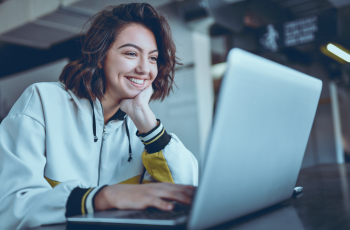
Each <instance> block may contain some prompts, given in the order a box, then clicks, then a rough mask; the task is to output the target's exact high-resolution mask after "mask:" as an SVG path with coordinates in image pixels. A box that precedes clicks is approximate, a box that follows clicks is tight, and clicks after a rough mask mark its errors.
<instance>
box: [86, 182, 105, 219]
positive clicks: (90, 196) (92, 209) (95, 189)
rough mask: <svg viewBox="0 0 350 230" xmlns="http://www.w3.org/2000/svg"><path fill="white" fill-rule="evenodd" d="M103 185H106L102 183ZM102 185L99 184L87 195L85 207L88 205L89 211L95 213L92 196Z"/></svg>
mask: <svg viewBox="0 0 350 230" xmlns="http://www.w3.org/2000/svg"><path fill="white" fill-rule="evenodd" d="M102 186H104V185H102ZM102 186H98V187H96V188H94V189H92V190H91V192H90V193H89V195H88V196H87V198H86V201H85V207H86V210H87V213H94V206H93V204H92V201H93V200H92V198H93V197H94V196H95V194H96V192H97V191H98V190H99V189H100V188H101V187H102Z"/></svg>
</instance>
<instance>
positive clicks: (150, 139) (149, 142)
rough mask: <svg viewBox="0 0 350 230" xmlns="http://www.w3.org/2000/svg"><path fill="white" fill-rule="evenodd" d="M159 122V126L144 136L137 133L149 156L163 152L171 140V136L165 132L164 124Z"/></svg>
mask: <svg viewBox="0 0 350 230" xmlns="http://www.w3.org/2000/svg"><path fill="white" fill-rule="evenodd" d="M157 121H158V124H157V126H156V127H154V128H153V129H152V130H151V131H149V132H147V133H142V134H140V133H139V132H138V131H137V132H136V136H138V137H139V138H140V140H141V141H142V143H143V144H144V145H145V148H146V150H147V152H148V153H149V154H152V153H156V152H159V151H161V150H162V149H164V148H165V146H166V145H167V144H168V143H169V142H170V140H171V136H170V135H169V134H168V133H167V132H166V131H165V129H164V127H163V124H162V123H161V122H160V120H159V119H157Z"/></svg>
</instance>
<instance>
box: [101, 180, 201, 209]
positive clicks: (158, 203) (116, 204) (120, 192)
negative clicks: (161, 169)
mask: <svg viewBox="0 0 350 230" xmlns="http://www.w3.org/2000/svg"><path fill="white" fill-rule="evenodd" d="M194 189H195V187H193V186H190V185H179V184H170V183H151V184H139V185H128V184H116V185H111V186H107V187H105V188H103V189H102V190H101V191H100V192H99V193H98V194H97V195H96V198H95V209H96V210H107V209H112V208H117V209H139V210H140V209H145V208H147V207H155V208H158V209H161V210H164V211H170V210H172V209H173V204H171V203H170V202H168V201H165V200H164V199H167V200H173V201H178V202H181V203H184V204H190V203H191V201H192V197H193V193H194Z"/></svg>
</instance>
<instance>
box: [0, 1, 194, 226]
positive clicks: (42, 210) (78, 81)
mask: <svg viewBox="0 0 350 230" xmlns="http://www.w3.org/2000/svg"><path fill="white" fill-rule="evenodd" d="M84 39H85V41H84V44H83V49H82V53H83V55H82V57H81V59H79V60H78V61H74V62H71V63H69V64H67V66H66V67H65V68H64V69H63V71H62V74H61V76H60V82H58V83H38V84H34V85H31V86H30V87H29V88H27V89H26V90H25V92H24V93H23V94H22V96H21V97H20V99H19V100H18V101H17V102H16V104H15V105H14V106H13V108H12V109H11V111H10V113H9V114H8V116H7V117H6V118H5V119H4V120H3V122H2V123H1V126H0V184H1V188H0V204H1V205H0V223H1V226H2V228H5V229H14V228H24V227H34V226H38V225H43V224H53V223H61V222H64V221H65V218H66V217H67V216H72V215H77V214H85V213H92V212H95V211H98V210H106V209H111V208H118V209H144V208H146V207H150V206H152V207H156V208H159V209H162V210H171V209H172V208H173V206H172V204H171V203H169V202H167V201H165V200H164V199H171V200H176V201H179V202H183V203H187V204H188V203H190V202H191V199H192V194H193V188H194V187H193V185H194V186H196V185H197V181H198V169H197V161H196V159H195V158H194V156H193V155H192V154H191V153H190V152H189V151H188V150H187V149H186V148H185V147H184V146H183V144H182V143H181V142H180V140H179V139H178V138H177V137H176V136H175V135H174V134H168V133H167V132H166V131H165V129H164V127H163V124H162V123H161V121H160V120H157V119H156V117H155V115H154V114H153V113H152V111H151V109H150V108H149V105H148V103H149V101H150V100H157V99H161V100H162V99H164V97H166V96H167V95H169V92H170V91H171V90H172V86H173V79H174V67H175V64H176V57H175V45H174V43H173V41H172V38H171V32H170V28H169V25H168V23H167V21H166V20H165V19H164V17H162V16H160V15H159V14H158V13H157V11H156V10H155V9H154V8H153V7H152V6H150V5H149V4H124V5H119V6H114V7H107V8H105V9H104V10H102V11H101V12H100V13H98V14H97V15H95V16H94V17H93V18H92V19H91V26H90V29H89V30H88V32H87V34H86V35H85V38H84ZM152 182H168V183H152Z"/></svg>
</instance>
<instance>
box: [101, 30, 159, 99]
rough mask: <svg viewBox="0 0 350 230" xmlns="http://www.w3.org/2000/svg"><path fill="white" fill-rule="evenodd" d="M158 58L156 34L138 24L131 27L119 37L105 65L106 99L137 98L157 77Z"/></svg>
mask: <svg viewBox="0 0 350 230" xmlns="http://www.w3.org/2000/svg"><path fill="white" fill-rule="evenodd" d="M157 58H158V50H157V43H156V39H155V37H154V34H153V33H152V31H150V30H149V29H147V28H145V27H143V26H140V25H137V24H131V25H129V26H127V27H126V28H125V29H124V30H123V31H122V32H121V33H120V34H118V36H117V39H116V40H115V41H114V43H113V45H112V46H111V48H110V49H109V50H108V53H107V56H106V59H105V62H104V64H103V71H104V74H105V76H106V82H107V86H106V93H105V97H106V98H114V99H116V100H121V99H125V98H134V97H136V96H137V95H138V94H139V93H140V92H141V91H142V90H143V89H144V88H146V87H147V86H149V85H151V84H152V82H153V81H154V79H155V78H156V76H157V74H158V69H157ZM100 67H102V66H100Z"/></svg>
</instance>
